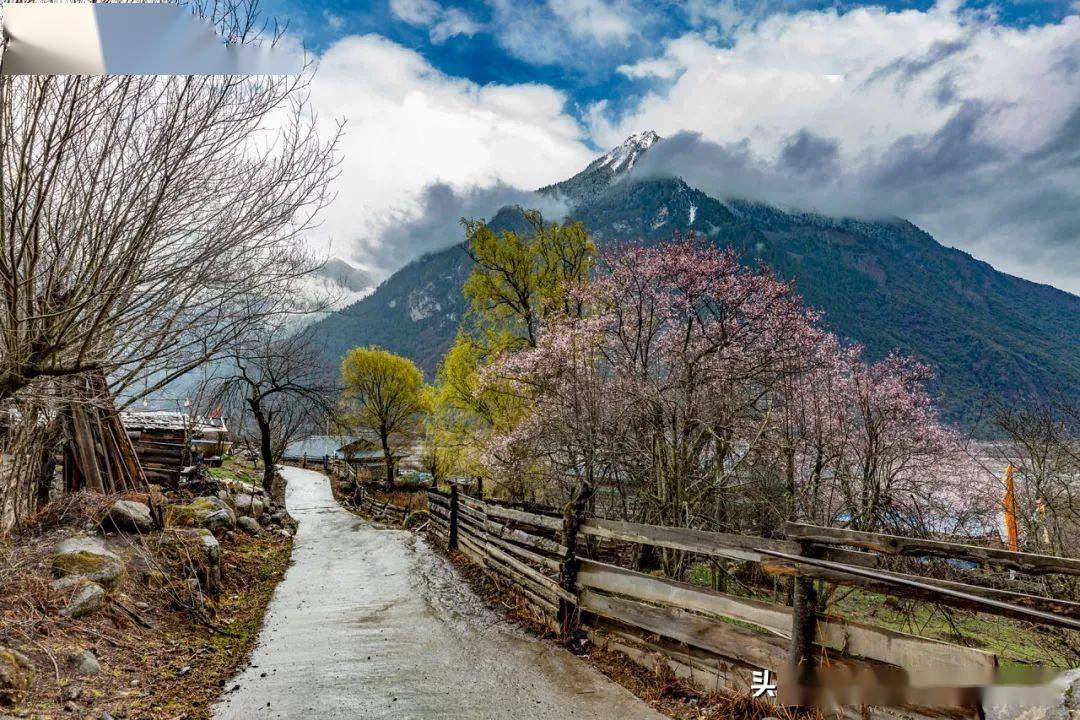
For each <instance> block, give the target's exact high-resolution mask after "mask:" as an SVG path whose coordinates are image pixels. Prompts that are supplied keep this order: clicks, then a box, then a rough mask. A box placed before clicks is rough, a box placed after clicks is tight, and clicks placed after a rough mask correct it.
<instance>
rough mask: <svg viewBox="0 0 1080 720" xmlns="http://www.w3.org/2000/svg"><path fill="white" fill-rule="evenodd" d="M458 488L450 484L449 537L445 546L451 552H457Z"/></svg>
mask: <svg viewBox="0 0 1080 720" xmlns="http://www.w3.org/2000/svg"><path fill="white" fill-rule="evenodd" d="M457 516H458V486H457V483H450V537H449V539H448V540H447V543H446V546H447V547H448V548H450V549H451V550H457V548H458V542H457V524H458V519H457Z"/></svg>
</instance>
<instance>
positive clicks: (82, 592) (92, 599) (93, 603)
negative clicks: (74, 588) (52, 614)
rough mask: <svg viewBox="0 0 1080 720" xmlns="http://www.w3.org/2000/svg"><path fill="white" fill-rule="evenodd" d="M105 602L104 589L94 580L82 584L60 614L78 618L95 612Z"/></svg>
mask: <svg viewBox="0 0 1080 720" xmlns="http://www.w3.org/2000/svg"><path fill="white" fill-rule="evenodd" d="M103 602H105V590H104V589H103V588H102V587H101V586H100V585H98V584H97V583H94V582H89V581H87V583H86V584H85V585H83V586H82V587H81V588H80V589H79V590H78V592H76V593H75V596H74V597H72V598H71V600H69V601H68V604H67V607H65V608H64V609H63V610H61V611H60V614H61V615H63V616H65V617H69V618H79V617H83V616H85V615H89V614H91V613H94V612H97V610H98V608H100V607H101V604H102V603H103Z"/></svg>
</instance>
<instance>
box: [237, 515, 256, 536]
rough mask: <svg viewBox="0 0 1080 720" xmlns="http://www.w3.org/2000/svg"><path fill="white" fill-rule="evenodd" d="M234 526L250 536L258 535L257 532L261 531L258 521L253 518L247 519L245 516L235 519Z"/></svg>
mask: <svg viewBox="0 0 1080 720" xmlns="http://www.w3.org/2000/svg"><path fill="white" fill-rule="evenodd" d="M236 524H237V526H238V527H239V528H240V529H241V530H246V531H247V532H249V533H251V534H252V535H258V534H259V531H260V530H262V526H261V525H259V521H258V520H256V519H255V518H253V517H248V516H247V515H242V516H240V517H239V518H237V519H236Z"/></svg>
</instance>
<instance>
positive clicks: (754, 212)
mask: <svg viewBox="0 0 1080 720" xmlns="http://www.w3.org/2000/svg"><path fill="white" fill-rule="evenodd" d="M642 138H644V143H647V146H646V147H644V149H641V145H642V144H644V143H643V142H642ZM654 138H655V139H654ZM656 142H662V140H660V139H659V137H658V136H655V133H651V134H650V133H641V134H639V135H635V136H632V137H631V138H628V139H627V141H626V142H624V143H623V144H622V145H620V146H619V147H617V148H614V149H613V150H612V151H610V152H609V153H607V154H605V155H603V156H601V157H599V158H597V159H596V160H594V161H593V162H592V163H590V164H589V166H588V167H586V168H585V170H583V171H582V172H580V173H577V174H576V175H574V176H572V177H571V178H568V179H567V180H565V181H562V182H560V183H554V184H553V185H549V186H547V187H545V188H542V189H541V190H540V191H539V192H541V193H544V194H549V195H550V194H559V195H561V196H562V197H563V199H565V200H566V201H567V203H568V205H570V207H571V211H570V213H568V216H569V217H571V218H573V219H576V220H581V221H582V222H583V223H584V224H585V226H586V227H587V228H589V230H590V232H591V233H592V235H593V237H594V238H595V239H596V241H597V243H598V244H599V245H601V246H604V245H609V244H611V243H613V242H627V241H629V242H641V243H646V244H651V243H656V242H660V241H662V240H664V239H669V238H670V237H672V236H673V235H674V234H677V233H678V234H685V233H688V232H694V233H695V234H697V235H699V236H700V237H702V238H703V239H705V240H707V241H709V242H713V243H716V244H718V245H724V246H730V247H733V248H734V249H735V250H736V251H738V252H739V253H740V254H741V255H742V256H743V258H744V261H745V262H747V263H758V262H762V263H764V264H766V265H768V266H769V267H770V268H771V269H772V270H773V272H775V273H776V274H777V275H778V276H780V277H782V278H785V279H789V280H792V281H793V282H794V285H795V288H796V291H797V292H798V293H799V294H800V295H802V297H803V298H804V300H805V302H806V303H807V304H808V305H809V306H811V307H815V308H818V309H821V310H823V311H824V312H825V317H824V322H825V324H826V325H827V326H828V327H829V328H830V329H832V330H833V331H834V332H836V333H837V334H838V335H839V336H840V337H841V338H842V339H844V340H845V341H847V342H859V343H860V344H862V345H863V346H864V347H865V348H866V350H867V354H868V355H869V356H870V357H872V358H877V357H882V356H884V355H885V354H887V353H889V352H891V351H893V350H896V349H898V350H901V351H903V352H906V353H908V354H912V355H914V356H915V357H916V358H918V359H919V360H921V361H923V362H927V363H929V364H930V365H932V366H933V367H934V368H935V370H936V371H937V372H938V379H937V381H936V383H935V386H934V390H935V391H936V393H937V394H938V397H939V400H940V405H941V407H942V410H943V414H944V415H945V417H946V418H947V419H949V420H953V421H956V422H959V423H960V424H962V425H966V426H974V425H976V424H978V421H979V418H980V414H981V413H982V412H983V408H984V406H985V404H986V402H987V401H988V400H990V399H993V398H995V397H997V398H1012V397H1021V396H1025V395H1031V396H1036V397H1050V396H1066V397H1068V398H1072V399H1077V398H1076V396H1077V394H1078V393H1080V358H1078V357H1077V355H1078V354H1077V353H1076V351H1075V348H1076V347H1080V297H1077V296H1075V295H1072V294H1070V293H1067V292H1065V291H1063V290H1060V289H1058V288H1054V287H1052V286H1049V285H1042V284H1038V283H1034V282H1031V281H1028V280H1023V279H1022V278H1017V277H1014V276H1011V275H1007V274H1005V273H1002V272H1000V271H997V270H996V269H994V268H993V267H992V266H991V265H989V264H988V263H986V262H984V261H981V260H977V259H975V258H973V257H972V256H971V255H969V254H968V253H965V252H963V251H961V250H957V249H955V248H950V247H946V246H944V245H942V244H941V243H939V242H937V240H935V239H934V238H933V237H932V236H931V235H930V234H929V233H926V232H925V231H923V230H922V229H921V228H919V227H918V226H916V225H915V224H913V223H911V222H909V221H907V220H904V219H902V218H890V219H886V220H866V219H859V218H832V217H828V216H825V215H820V214H816V213H809V212H803V211H788V210H785V209H781V208H779V207H776V206H773V205H769V204H767V203H762V202H759V201H747V200H739V199H727V200H719V199H717V198H714V197H712V196H710V195H707V194H705V193H704V192H702V191H700V190H697V189H696V188H693V187H691V186H690V185H688V184H687V183H686V182H685V181H683V180H682V179H681V178H678V177H674V176H672V177H637V176H636V174H634V173H632V172H630V170H631V169H632V167H633V165H634V163H635V162H636V161H637V160H638V159H640V156H641V154H642V153H644V152H647V151H648V149H649V148H650V147H652V146H654V145H655V143H656ZM512 222H513V211H512V210H510V209H507V208H504V209H503V210H501V211H499V213H497V214H496V215H495V216H494V217H493V218H492V219H491V223H492V225H494V226H501V227H505V226H507V225H508V224H510V223H512ZM469 270H470V261H469V258H468V255H467V253H466V252H465V250H464V247H463V245H462V244H460V243H459V244H456V245H453V246H451V247H449V248H447V249H445V250H442V251H438V252H434V253H430V254H428V255H425V256H422V257H420V258H417V259H415V260H413V261H412V262H410V263H409V264H408V265H406V266H405V267H403V268H401V269H400V270H398V271H397V272H396V273H394V274H393V275H391V276H390V277H389V278H387V279H386V280H385V281H384V282H383V283H382V284H381V285H379V287H378V288H376V290H375V291H374V292H373V293H372V294H371V295H369V296H368V297H366V298H364V299H362V300H360V301H359V302H357V303H354V304H352V305H350V306H349V307H346V308H344V309H342V310H340V311H338V312H337V313H334V314H332V315H330V316H328V317H327V318H324V319H323V320H322V321H320V323H319V324H318V326H317V327H318V331H319V332H321V333H322V334H323V336H324V338H325V340H326V344H327V352H328V355H329V356H330V357H332V358H335V359H336V358H340V356H341V355H342V354H344V352H345V351H346V350H348V349H349V348H350V347H352V346H355V345H358V344H377V345H380V346H383V347H386V348H387V349H389V350H392V351H394V352H398V353H401V354H404V355H407V356H409V357H411V358H413V359H414V360H416V361H417V362H418V364H420V365H421V367H422V368H423V369H424V370H425V372H426V373H427V374H428V375H429V377H431V376H432V375H433V373H434V370H435V368H436V366H437V363H438V361H439V359H440V358H441V357H442V354H443V353H444V352H445V350H446V349H447V348H448V347H449V345H450V344H451V343H452V341H453V338H454V335H455V333H456V329H457V325H458V322H459V321H460V318H461V316H462V315H463V314H464V312H465V311H466V309H467V308H466V302H465V299H464V297H463V296H462V294H461V285H462V284H463V283H464V281H465V278H466V277H467V276H468V272H469ZM1070 348H1071V349H1070Z"/></svg>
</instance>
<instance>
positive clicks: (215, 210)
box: [0, 0, 340, 524]
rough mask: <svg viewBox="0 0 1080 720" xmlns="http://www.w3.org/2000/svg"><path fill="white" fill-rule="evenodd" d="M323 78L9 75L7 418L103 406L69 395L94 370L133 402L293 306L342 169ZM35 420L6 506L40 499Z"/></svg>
mask: <svg viewBox="0 0 1080 720" xmlns="http://www.w3.org/2000/svg"><path fill="white" fill-rule="evenodd" d="M185 5H186V6H188V7H190V8H191V9H192V10H193V11H194V12H195V13H196V14H198V15H200V16H201V17H203V18H206V19H208V20H209V21H210V22H212V23H213V24H214V25H215V27H216V28H217V29H218V31H219V32H220V33H221V34H222V35H223V37H224V39H225V40H227V41H228V42H230V43H233V44H246V43H253V42H257V41H261V40H266V41H268V42H276V41H277V40H278V39H279V38H280V37H281V34H280V32H279V30H278V29H276V28H274V29H273V30H270V29H269V28H268V26H267V25H266V24H264V23H263V22H262V21H261V20H260V14H259V9H258V0H193V2H187V3H185ZM2 63H3V58H2V56H0V65H2ZM313 71H314V67H313V66H312V65H310V64H308V65H307V67H306V68H305V70H304V72H303V73H302V74H300V75H298V76H275V77H261V76H260V77H228V76H200V77H165V76H111V77H85V76H83V77H77V76H3V75H0V411H2V412H4V413H5V416H6V417H7V418H9V419H14V420H12V422H15V423H18V422H31V421H32V422H45V423H46V424H51V423H52V422H53V420H54V419H56V418H57V417H58V416H61V415H62V414H63V413H61V412H60V410H61V408H62V407H63V406H64V405H65V404H70V403H72V402H80V403H82V402H85V403H88V404H94V403H97V402H98V401H99V398H94V397H89V396H85V397H84V394H80V393H73V392H71V384H72V383H75V384H76V385H78V383H79V382H80V380H79V378H80V377H82V376H84V375H86V374H87V373H103V374H105V375H106V376H107V377H108V381H109V391H108V393H107V394H120V393H124V394H125V397H127V398H128V401H129V402H130V401H131V400H132V399H134V397H137V396H138V395H140V394H145V393H150V392H154V391H156V390H158V389H160V388H162V387H164V386H166V385H168V384H169V383H170V382H172V381H173V380H175V379H176V378H178V377H181V376H183V375H184V374H185V373H188V372H190V371H191V370H192V369H193V368H196V367H198V366H199V365H201V364H203V363H206V362H208V361H210V360H212V359H214V358H217V357H221V356H223V355H225V354H226V353H227V352H228V351H229V350H230V349H231V348H233V347H234V346H235V344H236V343H237V342H238V341H239V340H240V339H241V338H243V337H245V335H246V333H247V332H248V330H249V329H250V328H251V327H253V326H259V325H260V324H263V323H265V322H267V321H268V320H269V319H271V318H279V317H281V316H282V315H284V314H288V313H290V312H293V311H294V307H293V303H292V301H291V298H292V296H293V293H291V292H290V290H291V288H292V287H293V284H294V281H296V280H297V279H298V278H300V277H301V276H303V275H305V274H307V273H308V272H310V271H311V270H312V269H314V268H316V267H317V265H318V263H317V261H316V259H315V258H313V257H312V256H310V254H309V253H308V252H306V251H305V250H304V249H303V245H302V243H300V242H298V240H299V239H300V238H301V236H302V235H303V234H305V233H306V232H307V231H308V230H309V229H310V228H311V227H312V226H313V224H314V218H315V215H316V213H317V212H318V211H319V210H320V209H321V208H322V207H323V206H324V205H325V204H326V203H327V202H328V201H329V200H330V194H329V192H328V187H329V183H330V181H331V180H332V179H333V177H334V175H335V173H336V158H335V153H334V148H335V146H336V141H337V132H336V131H335V132H334V133H332V134H331V136H329V137H320V135H319V134H318V132H317V125H318V123H317V119H316V118H315V117H314V116H313V114H312V113H311V112H310V110H309V107H308V105H307V88H308V84H309V83H310V81H311V78H312V75H313ZM338 130H340V128H338ZM111 402H112V401H111V399H110V400H109V403H108V404H109V405H111ZM31 430H33V429H32V428H27V429H25V430H19V429H18V428H14V427H12V426H10V425H9V427H8V429H7V431H5V433H4V438H6V439H4V441H3V445H4V447H2V448H0V450H2V451H4V452H6V453H8V454H11V453H12V452H16V451H17V452H18V453H19V454H20V457H19V458H15V459H13V461H11V462H6V463H4V467H3V468H2V469H0V494H2V495H5V496H10V499H9V500H8V501H7V502H6V504H7V506H8V507H13V508H25V507H27V502H26V500H25V499H26V498H27V497H28V496H29V494H32V493H33V492H34V487H35V486H36V485H37V484H38V483H39V479H40V477H41V476H42V473H41V472H38V470H37V468H38V466H39V465H40V463H38V462H36V461H35V460H33V458H37V457H40V456H41V455H42V453H43V452H45V451H46V450H47V446H48V445H49V443H50V442H51V440H47V439H46V434H43V433H41V432H37V431H36V430H35V431H31ZM35 437H40V438H41V440H40V441H36V442H37V445H36V446H35V447H29V446H28V445H27V442H28V439H29V438H35ZM49 437H51V435H50V436H49ZM8 439H18V441H17V442H15V441H14V440H13V441H11V442H9V441H8ZM10 519H11V518H10V517H9V518H7V520H8V521H10ZM0 524H2V520H0Z"/></svg>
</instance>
